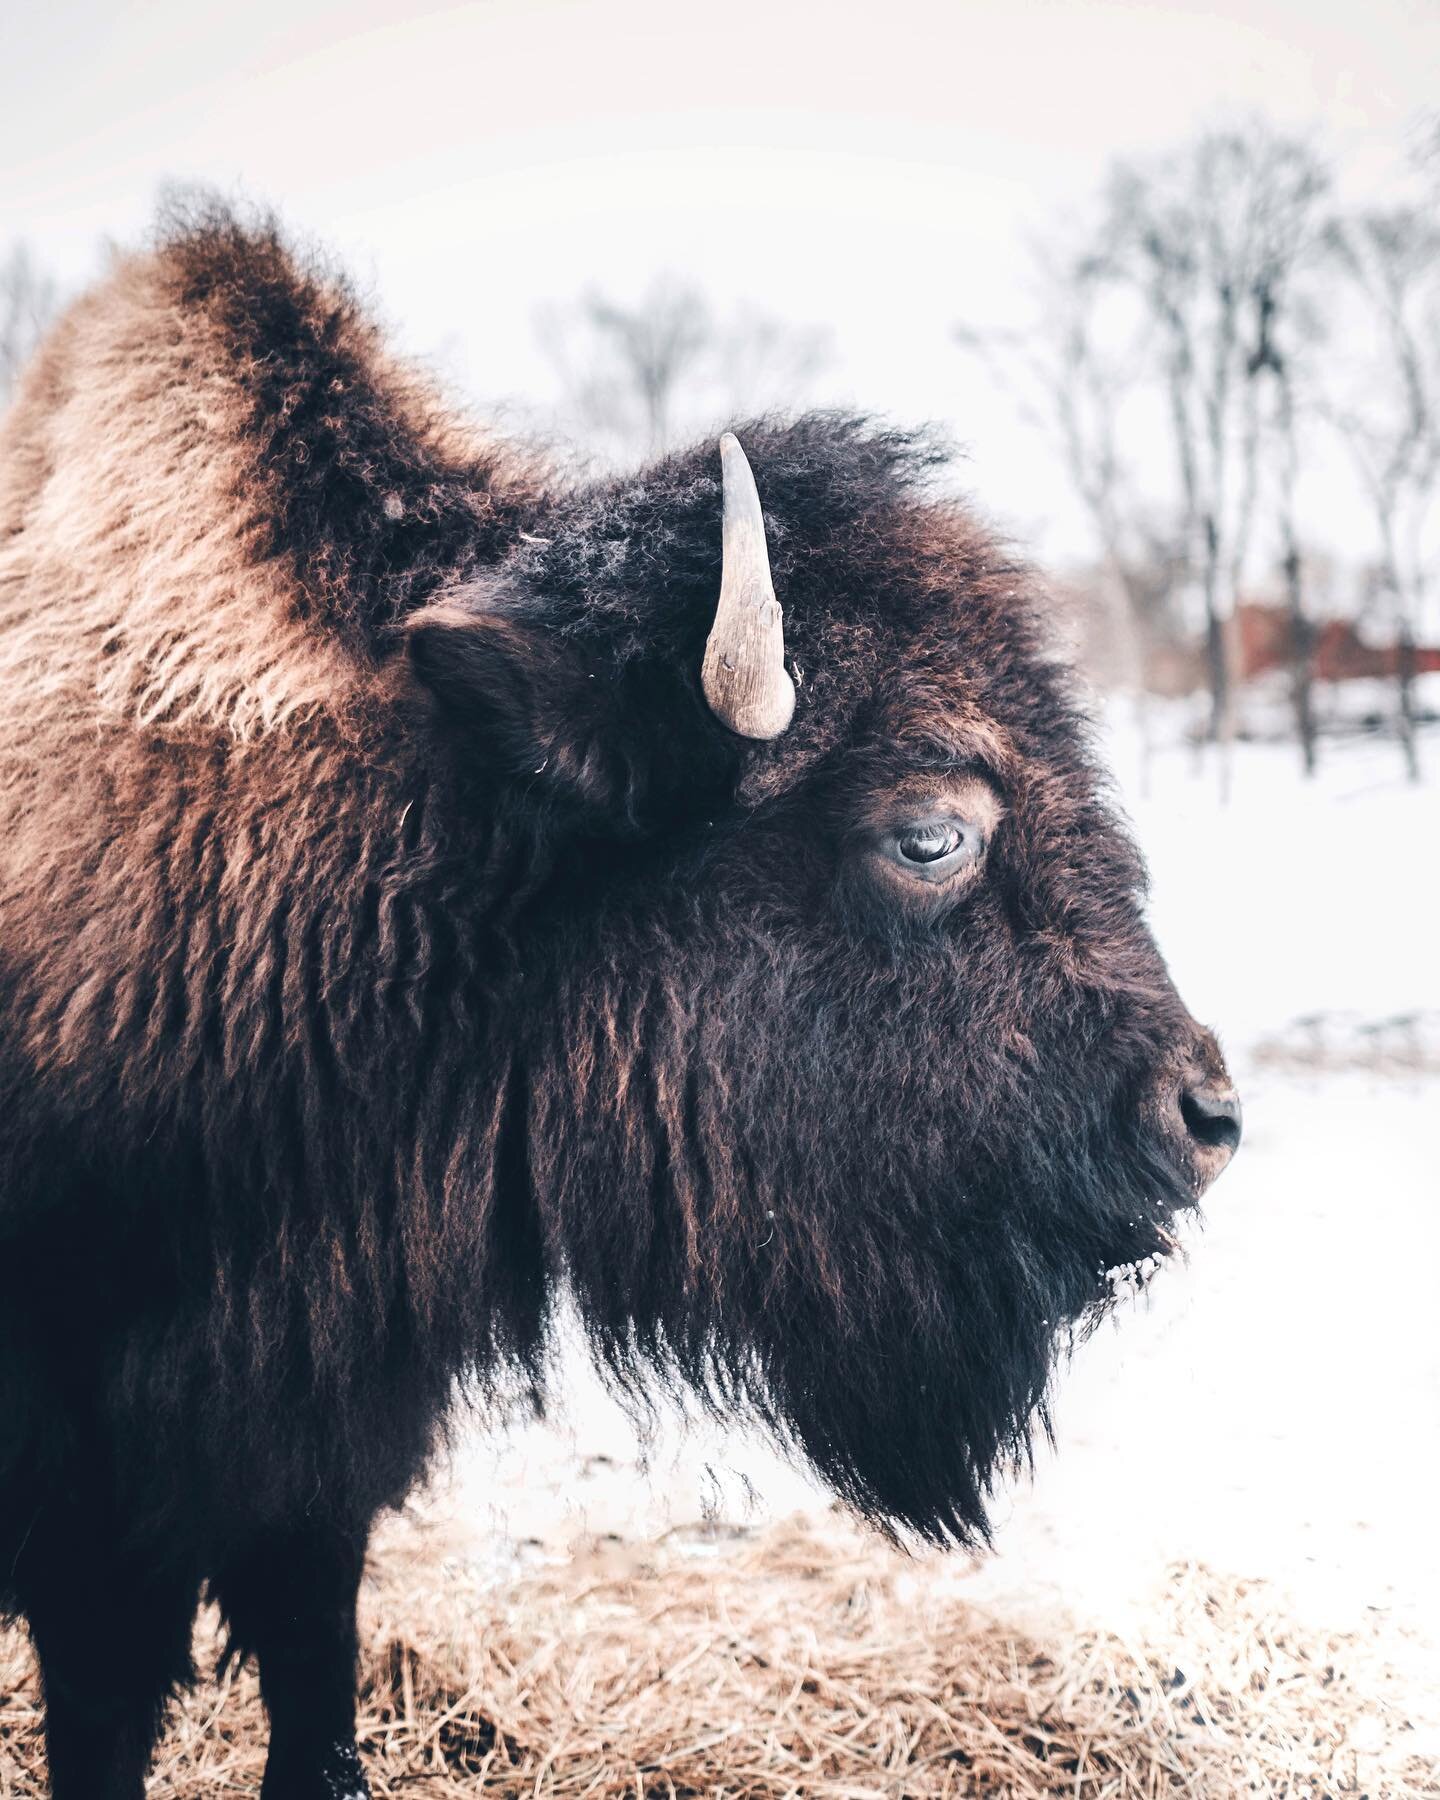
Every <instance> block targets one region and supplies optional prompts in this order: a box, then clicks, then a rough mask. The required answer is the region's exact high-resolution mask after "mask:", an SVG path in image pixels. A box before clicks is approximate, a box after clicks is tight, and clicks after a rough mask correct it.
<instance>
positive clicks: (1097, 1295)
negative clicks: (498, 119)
mask: <svg viewBox="0 0 1440 1800" xmlns="http://www.w3.org/2000/svg"><path fill="white" fill-rule="evenodd" d="M742 446H743V448H742ZM942 461H943V457H942V454H941V452H940V451H939V450H937V449H936V448H934V447H933V446H932V445H931V444H930V442H929V441H928V440H927V439H925V438H924V437H922V436H919V435H915V434H901V433H897V432H894V431H888V430H883V429H879V428H877V427H875V426H872V425H869V424H867V423H866V422H864V421H861V420H855V419H850V418H845V417H837V416H833V415H821V416H809V417H804V418H801V419H799V420H798V421H795V422H790V423H784V424H779V423H774V422H766V421H759V422H755V423H752V424H750V425H748V426H743V427H741V428H740V430H739V432H738V435H737V436H729V435H727V436H726V437H725V438H724V439H723V440H722V442H721V449H720V454H719V455H718V457H717V455H716V452H715V450H714V448H713V446H702V447H700V448H697V449H696V450H694V451H693V452H690V453H687V454H682V455H676V456H671V457H667V458H665V459H664V460H662V461H660V462H657V463H656V464H654V465H653V466H652V467H649V468H646V469H644V470H642V471H640V472H639V473H637V474H631V475H626V476H623V477H617V478H611V479H604V480H598V481H590V482H584V483H578V482H575V481H573V480H572V481H565V480H562V479H560V478H559V477H558V476H557V475H555V474H553V473H552V472H549V471H547V469H546V467H545V466H544V465H543V464H542V462H541V461H540V460H539V459H538V458H537V457H536V456H534V455H532V454H529V453H525V452H522V451H520V450H518V449H515V448H508V447H506V446H504V445H502V444H500V443H499V442H497V441H495V440H494V439H492V438H490V437H488V436H487V435H485V434H484V433H482V432H480V431H478V430H475V429H472V428H469V427H467V426H466V425H464V424H463V423H462V422H461V421H459V420H458V419H456V418H455V417H454V416H452V415H450V414H447V413H446V412H445V411H444V410H443V409H442V408H441V407H440V405H439V404H438V403H437V401H436V400H435V398H434V397H433V395H432V394H431V393H430V392H429V390H428V389H427V387H426V386H425V384H424V382H423V381H422V380H421V379H420V378H419V377H418V376H417V375H416V374H415V373H414V372H413V371H411V370H409V369H407V368H406V367H405V366H403V365H402V364H401V363H399V362H398V361H397V360H396V359H394V358H393V357H392V356H391V355H390V354H389V353H388V352H387V350H386V348H385V346H384V344H383V343H382V341H381V340H380V338H379V336H378V335H377V333H376V331H375V330H374V328H373V327H372V326H371V325H370V324H369V323H368V322H367V321H366V319H365V317H364V315H363V313H362V311H361V310H360V308H359V307H358V306H357V305H356V303H355V301H354V300H353V298H352V297H351V296H350V294H349V293H348V291H347V290H346V288H345V287H344V285H343V283H341V282H340V281H338V280H337V279H335V278H333V277H331V276H329V275H327V274H325V273H324V272H322V271H319V270H317V269H316V268H313V267H311V266H309V265H308V264H306V263H304V262H303V261H302V260H300V259H298V258H297V257H295V256H294V255H293V254H291V253H290V252H289V251H288V250H287V249H286V247H285V246H284V244H283V243H282V241H281V240H280V238H279V237H278V236H277V234H276V233H275V231H274V230H273V229H271V228H269V227H266V226H259V227H253V226H244V225H241V224H239V223H237V222H236V221H235V220H234V219H233V218H230V217H228V216H226V215H224V214H221V213H218V212H216V213H211V214H207V215H205V216H203V217H199V218H192V219H191V220H190V221H189V222H187V223H186V224H185V225H183V226H182V227H178V228H175V229H173V230H171V231H170V233H169V234H168V236H166V237H165V239H164V240H163V242H162V243H161V245H160V247H159V248H158V249H157V250H154V251H152V252H150V253H148V254H146V255H143V256H135V257H130V258H127V259H123V260H121V261H119V262H118V263H117V265H116V266H115V268H114V270H113V272H112V273H111V275H110V276H109V277H108V279H107V280H106V282H105V283H104V284H103V285H102V286H101V287H100V288H99V289H98V290H97V291H95V292H94V293H92V294H91V295H89V296H88V297H87V298H84V299H82V300H81V301H80V302H79V303H78V304H77V305H76V306H75V307H74V308H73V309H72V310H71V311H70V312H69V314H68V315H67V316H66V317H65V318H64V319H63V320H62V322H61V323H60V325H59V326H58V327H57V329H56V330H55V331H54V332H53V334H52V335H51V337H50V338H49V340H48V342H47V343H46V345H45V346H44V347H43V349H42V350H41V352H40V354H39V356H38V358H37V359H36V361H35V363H34V365H33V366H32V368H31V370H30V372H29V375H28V379H27V381H26V383H25V385H24V387H23V389H22V391H21V394H20V397H19V399H18V401H17V402H16V404H15V406H14V407H13V409H12V410H11V412H10V414H9V416H8V418H7V419H6V421H5V422H4V426H3V440H0V697H3V705H0V1608H3V1609H5V1610H8V1611H9V1612H11V1613H14V1614H17V1615H21V1616H23V1617H24V1618H25V1620H26V1621H27V1622H28V1625H29V1629H30V1632H31V1634H32V1636H33V1640H34V1644H35V1648H36V1652H37V1655H38V1658H39V1663H40V1668H41V1672H42V1676H43V1681H44V1688H45V1695H46V1702H47V1709H48V1732H49V1746H50V1758H51V1768H52V1774H53V1782H54V1791H55V1793H56V1795H57V1796H60V1797H61V1800H78V1797H79V1796H85V1797H86V1800H95V1797H97V1796H106V1797H108V1800H136V1797H137V1796H139V1795H140V1793H141V1791H142V1782H143V1776H144V1771H145V1768H146V1766H147V1763H148V1759H149V1755H150V1751H151V1747H152V1743H153V1740H154V1737H155V1733H156V1731H157V1728H158V1725H159V1722H160V1719H161V1716H162V1712H163V1708H164V1704H165V1702H166V1700H167V1698H168V1696H169V1695H170V1694H171V1692H172V1691H173V1690H174V1689H175V1688H176V1686H177V1684H180V1683H182V1682H184V1681H185V1680H187V1679H188V1678H189V1676H190V1673H191V1671H190V1632H191V1623H192V1619H193V1616H194V1612H195V1608H196V1606H197V1603H198V1601H199V1599H200V1597H201V1595H202V1594H203V1593H205V1592H208V1593H209V1594H210V1595H211V1596H212V1597H213V1598H214V1599H215V1600H216V1601H217V1602H218V1604H219V1606H220V1608H221V1609H222V1611H223V1614H224V1616H225V1618H226V1620H227V1623H228V1628H229V1631H230V1637H231V1645H232V1649H233V1651H234V1653H236V1654H240V1655H249V1654H253V1655H254V1656H255V1657H256V1658H257V1659H258V1662H259V1668H260V1676H261V1682H262V1686H263V1690H264V1695H265V1700H266V1703H267V1706H268V1708H269V1712H270V1718H271V1726H272V1737H271V1749H270V1762H269V1768H268V1773H267V1775H266V1778H265V1787H264V1792H265V1794H266V1795H267V1796H269V1797H270V1800H279V1797H285V1800H312V1797H313V1800H319V1797H320V1796H322V1795H323V1796H333V1795H336V1794H341V1793H357V1794H358V1793H361V1792H363V1787H364V1783H363V1776H362V1774H361V1771H360V1765H359V1761H358V1758H357V1756H356V1752H355V1739H354V1726H353V1714H354V1702H353V1684H354V1671H355V1656H356V1632H355V1596H356V1589H357V1585H358V1583H359V1580H360V1576H361V1571H362V1565H363V1561H364V1555H365V1546H366V1541H367V1537H368V1533H369V1530H370V1526H371V1522H372V1520H373V1518H374V1517H375V1515H376V1514H377V1512H378V1511H379V1510H380V1509H382V1508H385V1507H388V1506H393V1505H395V1504H396V1503H398V1502H399V1501H400V1500H401V1499H402V1498H403V1497H404V1496H405V1494H406V1493H407V1492H408V1491H409V1490H410V1489H411V1488H412V1486H413V1485H414V1483H415V1482H416V1481H417V1479H418V1478H419V1477H420V1476H421V1474H422V1473H423V1471H424V1469H425V1468H426V1465H427V1462H428V1460H429V1459H430V1458H431V1457H432V1455H433V1454H434V1452H435V1450H436V1446H437V1443H438V1441H439V1439H440V1437H441V1435H442V1433H443V1430H444V1426H445V1421H446V1419H447V1417H448V1416H449V1415H450V1412H451V1409H452V1405H453V1397H454V1395H455V1393H456V1391H457V1384H458V1383H460V1382H462V1381H463V1382H464V1384H465V1385H466V1387H467V1388H468V1389H469V1390H470V1391H472V1392H475V1393H478V1394H479V1395H480V1396H481V1398H482V1401H483V1402H484V1403H485V1404H487V1405H489V1406H492V1407H495V1408H498V1407H500V1406H502V1405H504V1404H506V1403H507V1401H508V1400H510V1399H511V1398H513V1397H515V1396H517V1395H526V1394H530V1393H538V1390H539V1383H540V1378H541V1374H542V1370H543V1365H544V1351H545V1347H546V1343H547V1337H548V1335H549V1329H550V1324H551V1321H552V1318H553V1316H554V1312H555V1308H556V1304H557V1300H558V1298H559V1297H560V1296H561V1295H562V1294H563V1295H570V1296H573V1300H574V1303H575V1305H576V1306H577V1307H578V1311H579V1315H580V1317H581V1318H582V1320H583V1322H584V1327H585V1330H586V1332H587V1334H588V1338H589V1342H590V1344H591V1346H592V1348H593V1351H594V1353H595V1355H596V1357H597V1359H598V1361H599V1363H600V1365H601V1366H602V1367H603V1368H604V1369H605V1370H606V1371H607V1373H608V1374H609V1375H610V1377H611V1378H612V1379H613V1380H614V1381H615V1382H616V1383H617V1384H618V1385H619V1386H620V1387H621V1388H623V1389H628V1390H631V1391H633V1390H634V1389H635V1388H636V1387H637V1385H639V1384H658V1385H659V1386H661V1387H667V1386H672V1385H673V1386H677V1387H679V1386H683V1387H685V1388H688V1389H692V1390H698V1391H699V1392H700V1393H701V1394H702V1395H703V1396H704V1397H705V1398H706V1399H707V1401H709V1402H711V1403H713V1404H714V1405H715V1406H716V1407H718V1408H721V1409H723V1410H725V1411H726V1412H729V1413H733V1414H736V1415H739V1416H744V1417H747V1418H751V1419H759V1420H760V1421H762V1422H763V1423H764V1424H765V1425H766V1426H767V1427H768V1428H769V1429H770V1430H772V1431H773V1432H774V1433H775V1435H776V1436H777V1437H778V1438H779V1439H780V1440H781V1441H782V1443H784V1444H786V1445H788V1446H790V1447H791V1448H793V1450H794V1451H795V1453H796V1454H798V1455H800V1456H802V1457H804V1458H807V1459H808V1460H809V1462H810V1463H811V1464H812V1465H813V1466H814V1468H815V1469H817V1470H818V1471H819V1473H820V1474H821V1475H822V1476H823V1477H824V1479H825V1480H826V1481H827V1482H828V1483H829V1484H830V1485H831V1486H832V1487H833V1488H834V1490H835V1491H836V1492H837V1493H839V1494H840V1495H841V1496H843V1498H844V1499H845V1500H846V1501H847V1502H848V1503H849V1504H850V1505H851V1506H852V1507H853V1508H855V1509H856V1510H857V1511H858V1512H859V1513H861V1514H862V1515H864V1516H865V1517H866V1518H868V1519H871V1520H873V1521H875V1522H876V1523H878V1524H879V1525H880V1526H881V1527H883V1528H885V1529H888V1530H891V1531H894V1532H898V1533H901V1534H906V1533H918V1534H920V1535H921V1536H923V1537H926V1538H929V1539H934V1540H942V1541H943V1540H959V1541H965V1542H973V1541H976V1540H978V1539H983V1537H984V1536H985V1533H986V1502H987V1496H988V1494H989V1492H990V1490H991V1487H992V1483H993V1482H994V1480H995V1479H996V1478H997V1476H998V1475H1000V1474H1003V1473H1004V1472H1005V1471H1006V1470H1008V1469H1010V1468H1012V1467H1013V1466H1014V1465H1015V1464H1016V1463H1017V1461H1019V1460H1023V1458H1024V1456H1025V1453H1026V1448H1027V1445H1028V1442H1029V1436H1030V1433H1031V1431H1032V1430H1033V1429H1034V1428H1035V1427H1036V1424H1037V1421H1040V1422H1042V1423H1043V1419H1044V1408H1045V1398H1046V1393H1047V1388H1048V1385H1049V1381H1050V1377H1051V1373H1052V1370H1053V1368H1054V1366H1055V1364H1056V1362H1057V1360H1058V1359H1059V1358H1060V1356H1061V1355H1062V1354H1063V1350H1064V1346H1065V1345H1066V1344H1067V1343H1068V1342H1070V1341H1072V1340H1073V1337H1074V1335H1075V1333H1076V1332H1077V1330H1082V1329H1083V1328H1084V1327H1085V1326H1086V1324H1087V1323H1088V1322H1090V1321H1092V1320H1093V1319H1094V1318H1095V1317H1097V1316H1098V1315H1099V1313H1100V1312H1101V1311H1102V1310H1103V1308H1104V1307H1105V1306H1106V1304H1107V1303H1108V1302H1109V1301H1110V1299H1111V1298H1112V1292H1113V1289H1112V1284H1111V1283H1110V1282H1109V1281H1108V1280H1107V1272H1108V1271H1112V1270H1113V1269H1114V1268H1116V1267H1117V1266H1123V1265H1134V1264H1144V1263H1147V1262H1148V1260H1149V1259H1152V1258H1158V1257H1160V1256H1162V1255H1163V1254H1164V1253H1165V1252H1166V1251H1168V1250H1169V1249H1170V1248H1171V1247H1172V1246H1173V1244H1174V1241H1175V1228H1176V1220H1177V1215H1181V1214H1183V1213H1185V1212H1186V1211H1187V1209H1190V1208H1192V1207H1193V1206H1194V1204H1195V1202H1196V1200H1197V1198H1198V1196H1199V1194H1200V1192H1201V1190H1202V1189H1203V1188H1204V1186H1205V1185H1206V1184H1207V1183H1208V1181H1209V1180H1210V1179H1212V1178H1213V1176H1214V1175H1215V1174H1216V1173H1217V1172H1218V1170H1219V1168H1220V1167H1221V1166H1222V1164H1223V1163H1224V1162H1225V1161H1226V1159H1227V1158H1228V1156H1229V1155H1230V1153H1231V1152H1232V1151H1233V1149H1234V1147H1235V1144H1236V1142H1237V1140H1238V1137H1239V1130H1240V1116H1239V1109H1238V1106H1237V1104H1236V1102H1235V1099H1234V1095H1233V1093H1232V1091H1231V1089H1230V1087H1229V1084H1228V1079H1227V1077H1226V1073H1225V1068H1224V1065H1223V1063H1222V1061H1221V1059H1220V1054H1219V1051H1218V1049H1217V1047H1216V1045H1215V1042H1214V1039H1213V1038H1212V1037H1211V1036H1210V1035H1209V1034H1208V1033H1206V1032H1204V1031H1202V1030H1201V1029H1200V1028H1199V1027H1198V1026H1197V1025H1196V1024H1195V1023H1194V1021H1193V1020H1192V1019H1191V1018H1190V1016H1189V1014H1188V1013H1187V1012H1186V1010H1185V1008H1184V1006H1183V1005H1182V1004H1181V1002H1180V1000H1179V998H1178V997H1177V995H1176V993H1175V990H1174V988H1173V986H1172V984H1171V982H1170V980H1169V978H1168V976H1167V974H1166V971H1165V967H1164V964H1163V962H1162V960H1161V958H1160V955H1159V953H1158V951H1157V950H1156V947H1155V945H1154V943H1153V942H1152V940H1151V937H1150V935H1149V932H1148V930H1147V928H1146V925H1145V922H1144V917H1143V911H1142V900H1143V892H1142V889H1143V871H1142V867H1141V864H1140V861H1139V859H1138V856H1137V854H1136V851H1135V849H1134V848H1133V846H1132V845H1131V843H1130V842H1129V840H1128V839H1127V837H1126V835H1125V833H1124V831H1123V830H1122V828H1121V826H1120V825H1119V823H1118V822H1117V820H1116V818H1115V816H1114V814H1113V813H1112V811H1111V810H1110V808H1109V805H1108V803H1107V800H1106V796H1105V789H1104V783H1103V780H1102V778H1101V775H1100V773H1099V771H1098V770H1097V767H1096V765H1095V763H1094V761H1093V760H1092V753H1091V750H1090V748H1089V746H1088V742H1087V736H1086V730H1085V723H1084V718H1083V714H1082V712H1081V710H1080V708H1079V707H1078V705H1077V702H1076V700H1075V698H1074V697H1073V696H1072V694H1071V691H1070V689H1069V686H1068V683H1067V678H1066V676H1065V674H1064V673H1063V671H1062V670H1061V669H1059V668H1058V667H1057V666H1056V664H1055V662H1054V660H1053V658H1052V656H1051V655H1050V653H1049V650H1048V640H1047V631H1046V624H1045V620H1044V617H1043V611H1044V608H1043V592H1042V590H1040V589H1039V587H1038V586H1037V584H1036V582H1035V580H1034V578H1033V577H1032V576H1031V575H1030V574H1029V573H1028V571H1027V570H1026V569H1025V568H1024V567H1023V566H1021V565H1020V564H1018V563H1017V562H1016V561H1015V560H1013V559H1012V558H1011V557H1010V556H1009V555H1008V554H1007V552H1006V551H1005V550H1004V548H1003V547H1002V546H1000V545H999V544H998V543H997V542H996V541H995V539H994V538H993V537H992V536H991V535H989V534H988V533H987V532H986V531H985V530H984V529H983V528H982V526H981V525H980V524H979V523H977V521H976V520H975V518H974V517H973V516H972V515H971V514H970V513H969V512H967V511H966V509H965V508H964V507H963V506H961V505H959V504H958V503H956V502H955V501H953V500H952V499H950V498H947V497H946V494H945V492H944V491H943V483H942V481H941V479H940V474H941V464H942ZM752 471H753V473H752ZM762 500H763V511H762Z"/></svg>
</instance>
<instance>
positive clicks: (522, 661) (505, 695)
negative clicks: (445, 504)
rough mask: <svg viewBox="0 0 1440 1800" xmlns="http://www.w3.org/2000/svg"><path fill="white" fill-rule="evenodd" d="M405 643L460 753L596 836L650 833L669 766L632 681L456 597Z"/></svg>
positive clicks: (568, 645) (417, 618)
mask: <svg viewBox="0 0 1440 1800" xmlns="http://www.w3.org/2000/svg"><path fill="white" fill-rule="evenodd" d="M406 647H407V650H408V654H409V660H410V667H411V669H412V670H413V671H414V673H415V676H416V677H417V678H418V680H419V682H420V684H421V685H422V687H424V688H425V689H427V690H428V692H429V693H430V695H431V696H432V697H433V701H434V704H435V706H436V708H437V710H438V712H439V715H440V716H441V718H442V719H443V721H444V724H445V729H446V733H447V735H449V736H450V737H451V738H452V740H453V742H454V743H455V745H456V748H457V753H458V754H459V755H461V756H462V757H465V758H468V759H469V760H471V761H472V762H474V763H477V764H486V765H488V766H489V768H490V769H491V770H493V771H494V773H496V774H497V775H500V776H502V777H504V778H509V779H512V780H515V781H518V782H523V783H525V784H527V785H529V786H531V787H532V788H533V789H534V791H535V792H536V794H537V796H538V795H540V794H544V795H545V796H547V797H548V798H550V799H551V800H552V801H553V802H555V803H556V804H559V805H561V806H563V807H564V808H566V809H567V810H570V811H572V812H576V813H579V814H580V815H582V816H583V818H584V820H585V822H586V823H587V824H588V825H589V826H591V827H592V828H599V829H605V828H607V827H608V828H610V829H615V830H620V831H624V832H627V833H628V832H632V831H636V830H641V829H643V828H644V826H645V824H646V822H647V814H649V813H650V812H651V811H652V810H653V802H654V799H655V794H656V789H657V786H658V785H662V784H660V783H657V779H656V769H657V766H658V765H659V763H660V762H661V761H662V759H661V758H660V757H659V756H658V754H657V751H658V742H657V721H655V720H654V718H653V715H652V712H651V710H650V709H649V708H647V706H646V705H645V704H644V702H643V700H642V697H641V695H640V694H639V693H637V692H635V691H633V689H634V686H635V681H634V679H633V678H631V679H625V678H622V677H618V676H617V675H616V674H615V673H614V671H613V670H610V669H607V668H605V667H603V666H601V665H600V664H598V663H591V662H589V661H588V660H587V658H586V656H585V654H584V652H583V651H581V650H580V649H578V648H577V647H576V646H575V645H574V644H573V642H571V641H568V640H564V639H561V638H559V637H558V636H557V635H556V634H555V633H553V632H551V631H548V630H545V629H544V628H542V627H540V626H537V625H534V624H532V623H530V622H528V621H525V620H522V619H517V618H516V617H515V616H514V615H513V614H509V613H501V612H477V611H473V610H471V609H470V608H469V607H467V606H465V605H463V604H461V603H459V602H454V601H442V602H439V603H437V604H435V605H433V606H427V607H425V608H424V609H423V610H421V611H420V612H417V613H415V614H414V615H413V616H412V617H411V618H410V620H409V621H408V622H407V625H406Z"/></svg>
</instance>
